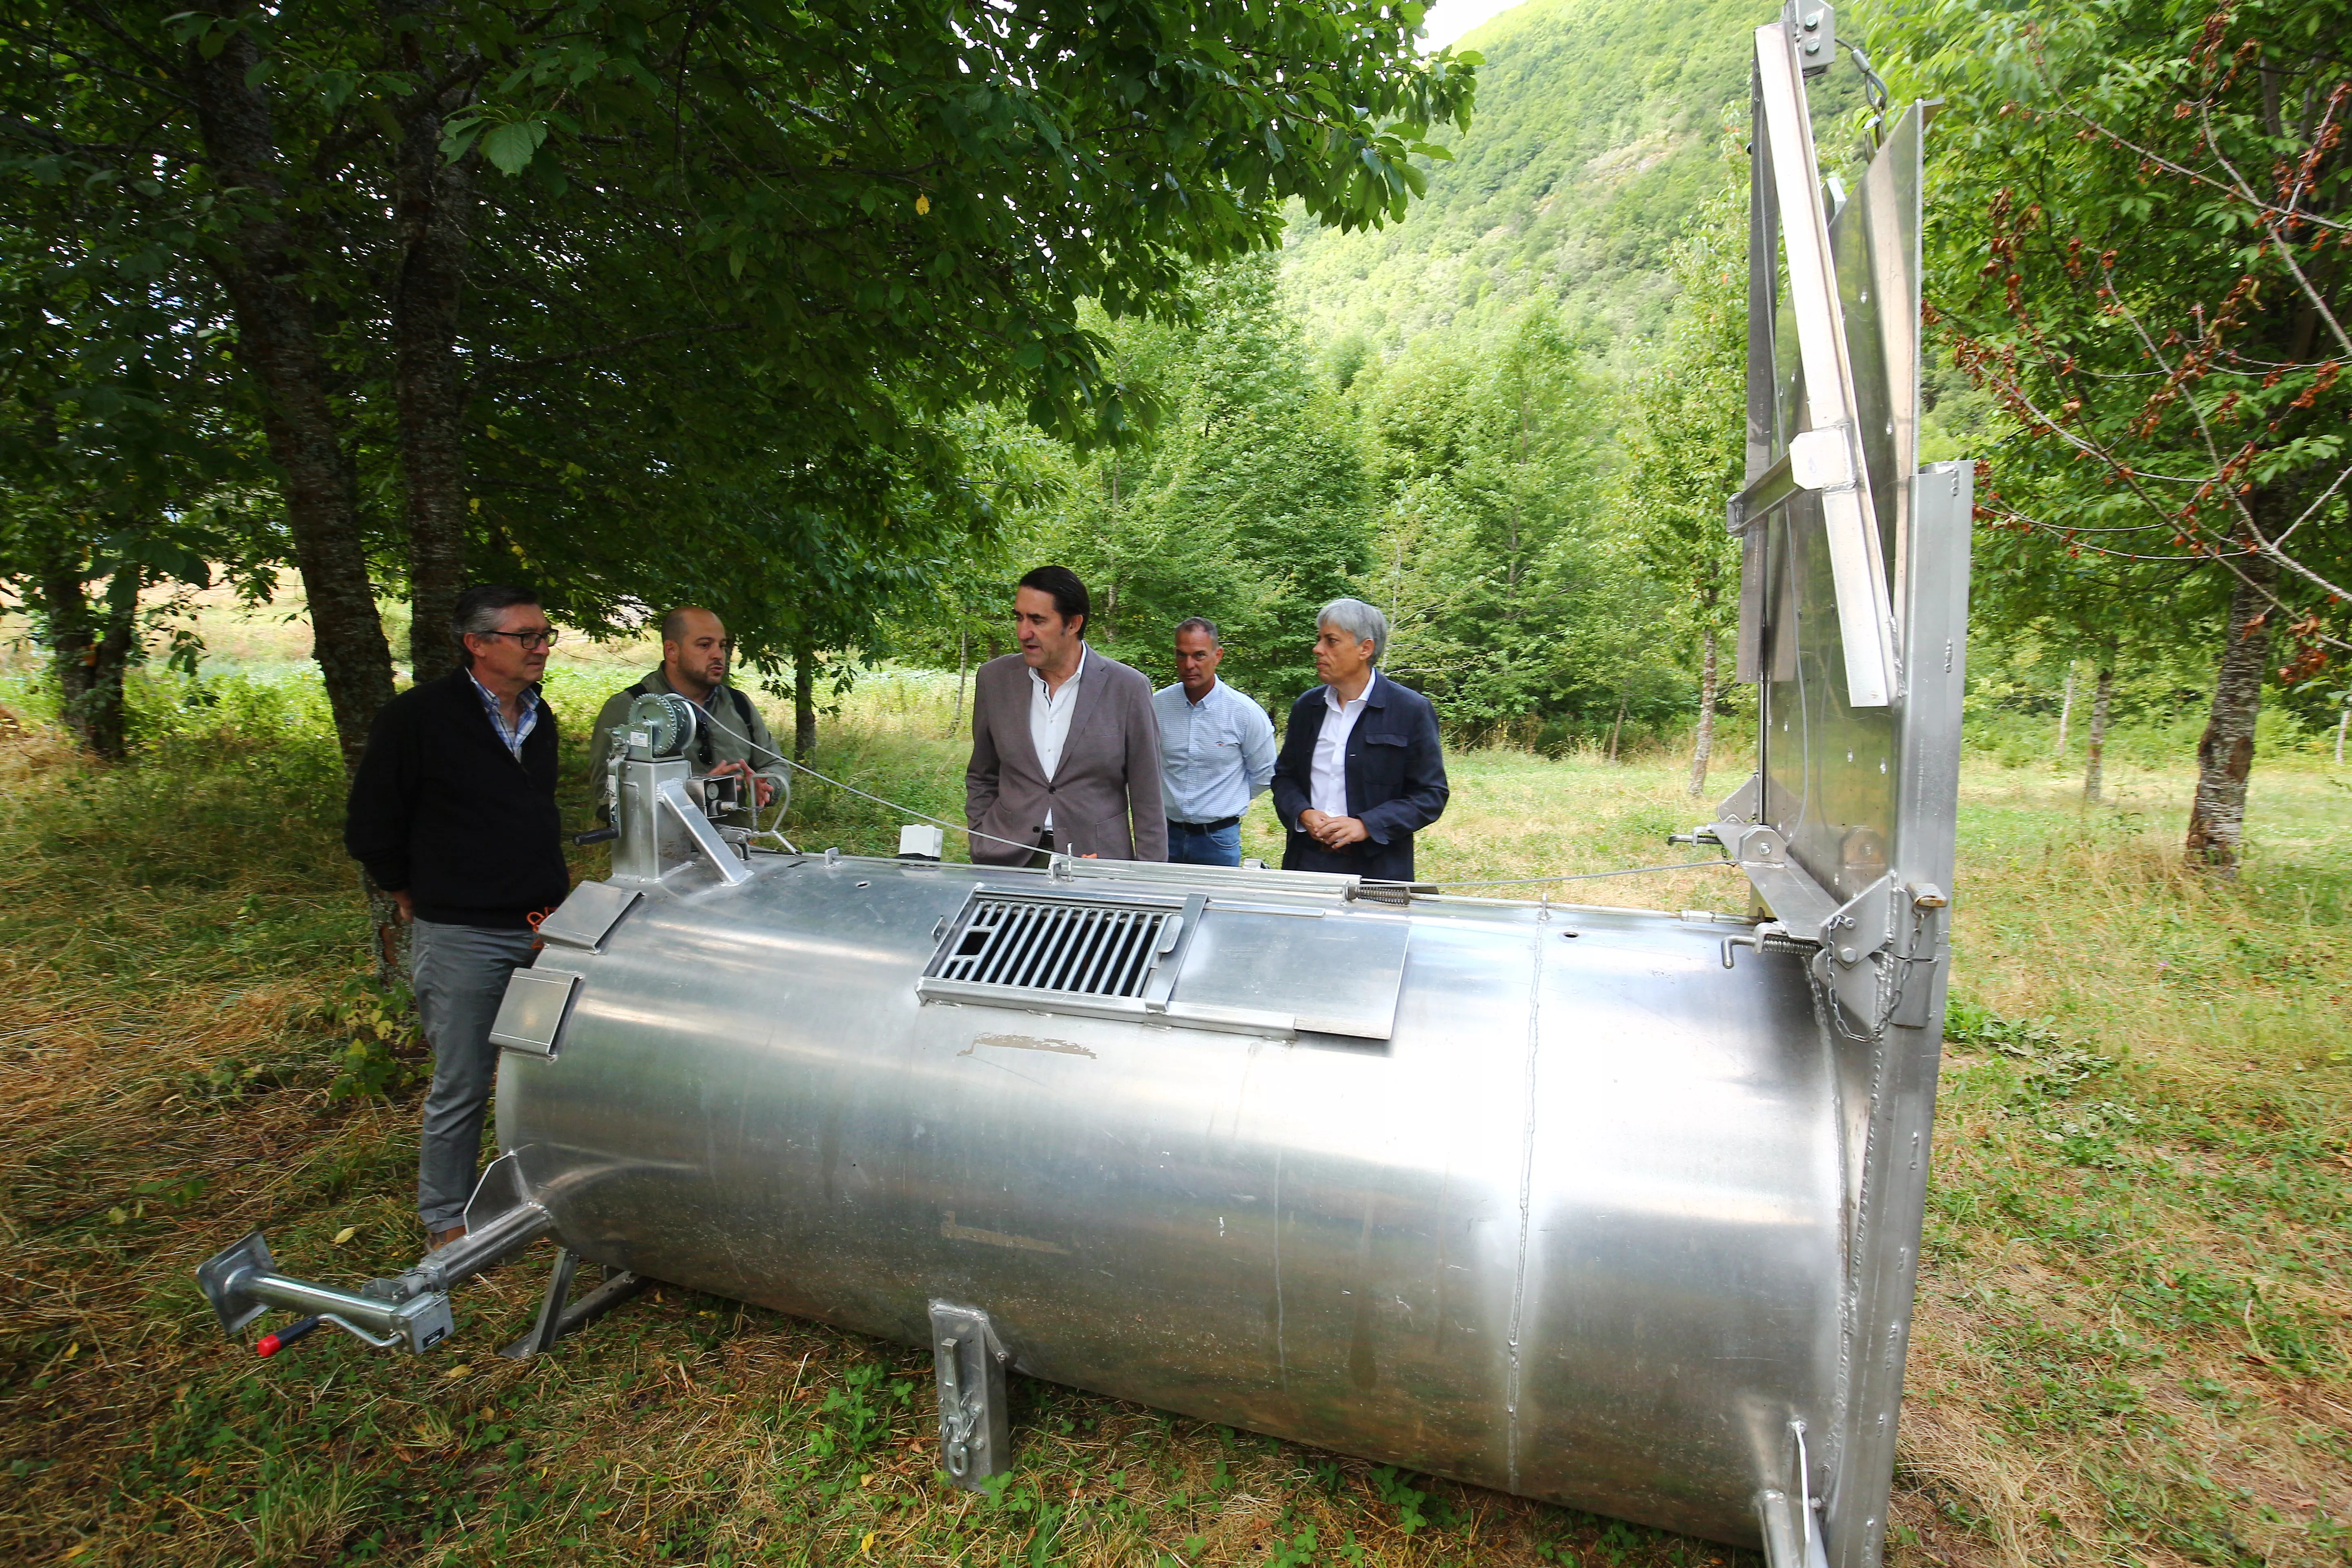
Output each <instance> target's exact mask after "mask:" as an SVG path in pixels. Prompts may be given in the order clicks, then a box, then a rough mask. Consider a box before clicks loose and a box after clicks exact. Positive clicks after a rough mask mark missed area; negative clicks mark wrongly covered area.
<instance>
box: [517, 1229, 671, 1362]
mask: <svg viewBox="0 0 2352 1568" xmlns="http://www.w3.org/2000/svg"><path fill="white" fill-rule="evenodd" d="M579 1268H580V1255H579V1254H578V1253H576V1252H574V1251H572V1249H571V1248H570V1247H557V1248H556V1249H555V1268H554V1270H553V1271H552V1272H551V1273H550V1274H549V1275H548V1277H547V1297H546V1299H545V1300H542V1301H541V1303H540V1308H539V1321H538V1322H536V1323H534V1324H532V1325H531V1330H530V1332H529V1333H527V1334H525V1335H523V1337H522V1338H520V1339H519V1340H517V1341H515V1342H514V1343H512V1344H510V1345H509V1346H507V1347H506V1348H505V1349H504V1350H502V1351H500V1352H499V1354H500V1355H502V1356H506V1357H508V1358H509V1359H510V1360H513V1361H524V1360H527V1359H529V1358H530V1357H531V1356H535V1355H537V1354H539V1353H540V1352H542V1351H551V1350H553V1349H554V1348H555V1342H556V1341H558V1340H560V1339H562V1337H563V1336H564V1335H566V1334H569V1333H572V1332H574V1331H578V1330H581V1329H584V1328H586V1327H587V1326H588V1325H589V1324H591V1323H593V1322H594V1321H596V1320H597V1319H599V1318H601V1317H603V1316H604V1314H605V1313H607V1312H609V1311H611V1310H613V1309H614V1308H615V1307H617V1306H619V1305H620V1304H621V1303H622V1302H624V1301H625V1300H628V1299H629V1298H630V1297H632V1296H634V1295H635V1294H636V1293H637V1292H638V1291H640V1290H642V1289H645V1288H646V1286H647V1285H648V1284H650V1283H651V1281H650V1280H648V1279H646V1278H645V1277H644V1276H643V1275H641V1274H632V1273H630V1272H629V1271H628V1270H626V1269H614V1268H608V1269H606V1270H605V1271H604V1283H603V1284H601V1285H599V1286H597V1287H596V1289H593V1290H591V1291H589V1292H588V1294H586V1295H585V1296H583V1297H582V1298H580V1300H577V1301H573V1300H572V1275H574V1274H575V1273H577V1272H578V1271H579ZM567 1303H568V1304H567Z"/></svg>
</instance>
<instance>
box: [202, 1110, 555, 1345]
mask: <svg viewBox="0 0 2352 1568" xmlns="http://www.w3.org/2000/svg"><path fill="white" fill-rule="evenodd" d="M552 1225H553V1217H552V1216H551V1215H549V1214H548V1212H547V1210H546V1209H545V1208H543V1207H541V1205H539V1204H537V1203H534V1202H533V1201H531V1198H530V1194H529V1193H528V1192H526V1191H525V1190H524V1187H523V1184H522V1176H521V1172H520V1168H519V1167H518V1166H517V1165H516V1164H515V1157H514V1155H512V1154H506V1155H502V1156H500V1157H499V1159H498V1160H496V1161H494V1162H492V1163H491V1164H490V1167H489V1169H488V1170H487V1171H485V1172H483V1173H482V1179H481V1181H480V1182H479V1183H478V1184H476V1185H475V1188H474V1195H473V1197H472V1199H471V1200H470V1201H469V1202H468V1203H467V1205H466V1235H465V1236H464V1237H460V1238H459V1239H458V1240H457V1241H453V1242H451V1243H450V1244H449V1245H448V1246H446V1247H442V1248H441V1249H440V1250H439V1251H437V1252H429V1253H427V1254H425V1257H424V1258H420V1259H419V1260H418V1261H417V1264H416V1267H415V1268H411V1269H409V1270H408V1271H407V1272H406V1273H404V1274H399V1275H395V1276H394V1277H393V1278H392V1279H372V1280H370V1281H369V1282H368V1283H367V1284H365V1285H362V1286H361V1287H360V1289H357V1290H355V1291H353V1290H342V1289H336V1288H335V1287H334V1286H331V1285H320V1284H315V1283H313V1282H312V1281H310V1280H308V1279H296V1278H294V1277H293V1276H292V1275H290V1274H280V1273H279V1272H278V1267H277V1263H276V1260H275V1259H273V1258H271V1257H270V1255H269V1243H268V1240H267V1239H265V1238H264V1237H263V1236H262V1234H261V1232H259V1231H254V1232H252V1233H251V1234H250V1235H248V1236H247V1237H244V1239H242V1240H240V1241H238V1242H236V1244H235V1245H233V1246H231V1247H226V1248H225V1249H224V1250H222V1251H221V1252H219V1253H217V1254H215V1256H214V1257H212V1258H209V1259H207V1260H206V1261H205V1264H204V1266H203V1267H202V1268H198V1269H197V1270H196V1284H197V1287H198V1288H199V1289H202V1290H203V1291H204V1293H205V1300H207V1301H210V1302H211V1303H212V1308H213V1312H214V1314H215V1316H216V1317H218V1318H219V1319H220V1325H221V1331H222V1332H223V1333H225V1334H226V1335H227V1336H228V1337H229V1338H230V1339H236V1338H237V1337H238V1336H239V1335H241V1334H242V1333H244V1331H246V1330H247V1328H248V1327H250V1326H251V1325H252V1324H253V1322H254V1321H256V1320H257V1319H258V1318H260V1317H262V1316H263V1315H264V1314H266V1313H268V1312H269V1311H271V1310H284V1311H290V1312H301V1313H305V1314H308V1315H310V1316H312V1317H315V1318H316V1319H318V1320H319V1321H324V1322H330V1323H332V1324H334V1325H335V1326H336V1327H337V1328H339V1329H341V1330H342V1331H344V1332H346V1333H348V1334H350V1335H352V1337H353V1338H354V1339H358V1340H362V1341H364V1342H367V1343H368V1344H371V1345H373V1346H375V1347H376V1348H377V1349H378V1350H391V1349H394V1348H395V1347H397V1348H399V1349H403V1350H406V1351H409V1352H414V1353H419V1354H421V1353H423V1352H425V1351H428V1350H431V1349H432V1348H433V1347H434V1346H435V1345H437V1344H439V1343H440V1342H442V1341H443V1340H446V1339H447V1338H448V1337H449V1334H450V1331H451V1330H452V1329H454V1328H455V1327H456V1323H455V1321H454V1320H453V1319H452V1317H451V1315H450V1310H449V1292H450V1290H451V1289H453V1288H455V1287H456V1286H457V1285H458V1284H460V1283H461V1282H463V1281H465V1280H467V1279H472V1278H473V1277H474V1276H475V1275H477V1274H479V1273H481V1272H482V1271H483V1270H484V1269H486V1268H491V1267H493V1266H494V1265H496V1264H498V1263H499V1262H502V1261H503V1260H505V1259H506V1258H509V1257H510V1256H512V1255H513V1254H515V1253H517V1252H520V1251H521V1250H522V1249H523V1248H524V1247H528V1246H530V1244H531V1243H532V1242H534V1241H536V1240H538V1239H539V1238H540V1237H542V1236H544V1235H546V1234H547V1232H548V1231H549V1229H550V1228H551V1226H552ZM307 1331H308V1330H307V1329H302V1330H301V1332H307ZM269 1338H270V1339H271V1340H275V1341H276V1343H274V1344H271V1345H270V1350H269V1352H265V1353H274V1352H275V1351H276V1350H277V1349H278V1347H279V1346H281V1345H284V1344H286V1343H288V1342H290V1341H291V1340H293V1339H295V1338H299V1332H296V1331H289V1332H287V1333H282V1334H278V1335H273V1336H269ZM265 1342H268V1341H265Z"/></svg>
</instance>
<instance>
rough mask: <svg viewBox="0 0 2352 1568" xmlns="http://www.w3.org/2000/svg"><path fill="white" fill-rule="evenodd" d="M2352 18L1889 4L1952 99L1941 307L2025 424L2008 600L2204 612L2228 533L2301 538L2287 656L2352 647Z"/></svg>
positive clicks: (1915, 64) (2257, 8)
mask: <svg viewBox="0 0 2352 1568" xmlns="http://www.w3.org/2000/svg"><path fill="white" fill-rule="evenodd" d="M2347 20H2352V12H2347V9H2346V7H2345V6H2344V5H2343V4H2341V0H2263V3H2261V4H2256V5H2233V6H2228V7H2219V8H2216V7H2209V6H2185V7H2184V6H2179V5H2164V4H2156V3H2152V0H2150V3H2141V0H2124V3H2119V4H2114V5H2100V6H2095V7H2085V8H2078V9H2075V10H2071V11H2067V12H2064V13H2063V14H2054V13H2053V14H2051V15H2047V16H2043V15H2041V14H2038V13H2036V14H2028V13H2025V12H2020V11H2017V10H2015V9H2014V8H2011V7H2006V6H2002V5H1987V4H1980V3H1979V0H1940V3H1938V4H1934V5H1926V6H1916V7H1910V8H1907V9H1904V10H1901V11H1900V12H1897V13H1891V14H1890V16H1889V17H1888V23H1887V26H1888V28H1889V33H1890V36H1891V37H1893V38H1894V39H1895V40H1899V49H1900V52H1901V53H1902V54H1903V55H1906V56H1907V57H1908V58H1905V59H1899V60H1898V61H1897V62H1896V63H1898V64H1899V65H1900V66H1901V69H1899V70H1898V71H1897V72H1896V73H1895V79H1896V81H1897V84H1898V86H1899V87H1903V88H1906V89H1914V90H1916V91H1918V92H1920V93H1921V94H1922V95H1933V96H1940V97H1944V98H1946V99H1947V100H1948V101H1949V102H1950V103H1951V105H1952V106H1953V112H1950V113H1948V114H1947V115H1946V116H1945V117H1944V118H1943V119H1942V120H1941V121H1938V122H1937V126H1936V131H1935V135H1934V137H1933V139H1932V140H1931V142H1930V150H1931V153H1932V155H1933V166H1932V169H1931V173H1930V186H1929V188H1930V192H1931V195H1932V199H1933V204H1934V212H1933V215H1932V216H1931V221H1930V224H1929V228H1928V236H1929V238H1928V251H1927V268H1928V276H1927V297H1928V300H1929V302H1930V306H1931V310H1932V312H1933V315H1934V318H1935V320H1936V321H1937V324H1938V325H1939V326H1940V327H1941V329H1942V331H1943V333H1944V335H1945V336H1946V338H1947V340H1948V342H1949V343H1950V344H1952V345H1953V347H1954V348H1955V350H1956V351H1957V353H1958V357H1959V359H1960V362H1961V363H1963V364H1964V365H1965V367H1966V368H1967V370H1968V371H1969V374H1970V376H1971V377H1972V378H1973V379H1974V381H1975V382H1976V383H1977V384H1978V385H1979V386H1980V387H1981V388H1982V389H1983V390H1984V392H1985V393H1986V394H1988V395H1990V397H1991V398H1992V399H1993V400H1994V402H1996V403H1997V404H1998V405H1999V406H2000V409H2001V411H2002V413H2003V415H2004V416H2006V417H2005V420H2004V423H2005V424H2006V425H2008V426H2010V428H2011V430H2012V431H2013V432H2014V434H2013V437H2011V439H2008V440H2007V441H2005V442H2004V443H2002V446H2001V448H2000V451H1999V452H1998V453H1997V454H1988V455H1989V456H1993V457H1994V458H1995V459H1996V460H1995V461H1994V462H1993V464H1992V466H1991V468H1990V472H1989V475H1988V479H1989V483H1987V484H1985V485H1983V486H1981V487H1980V489H1979V503H1980V505H1983V506H1984V507H1986V508H1987V509H1988V515H1989V517H1990V519H1992V520H1993V521H1994V523H1995V528H1994V530H1993V531H1990V532H1989V533H1987V534H1986V535H1984V536H1983V537H1984V543H1983V546H1982V548H1981V549H1980V551H1979V561H1980V567H1979V570H1980V572H1982V573H1983V576H1984V580H1985V581H1986V582H1987V584H1988V586H1990V588H1991V589H1992V590H1993V592H1992V593H1991V594H1990V595H1987V598H1988V600H1989V604H1988V608H1990V610H1991V612H1992V615H1993V617H1994V618H1995V620H1996V621H1997V622H1998V621H2001V620H2006V621H2008V622H2010V623H2012V624H2017V623H2022V622H2025V621H2030V620H2033V619H2036V618H2039V619H2042V620H2043V621H2045V622H2048V623H2051V624H2053V626H2055V627H2056V628H2057V630H2058V632H2059V634H2060V635H2063V636H2065V637H2068V638H2069V640H2071V641H2073V642H2074V644H2075V645H2076V646H2078V647H2084V650H2085V651H2090V650H2091V649H2092V648H2094V647H2105V648H2108V649H2112V648H2114V647H2117V646H2118V645H2121V646H2126V647H2128V646H2131V645H2142V646H2145V645H2149V644H2155V645H2158V646H2160V645H2162V644H2163V643H2165V642H2166V641H2168V640H2173V639H2177V638H2179V637H2180V636H2181V634H2182V633H2183V632H2184V631H2188V632H2191V633H2203V634H2204V635H2205V636H2207V637H2210V635H2211V630H2212V626H2213V616H2214V612H2215V609H2216V608H2217V606H2218V604H2219V602H2220V600H2221V599H2222V598H2224V597H2226V596H2227V595H2228V594H2229V593H2230V592H2231V589H2232V588H2233V587H2234V586H2235V584H2236V582H2237V579H2238V576H2239V573H2238V570H2237V568H2236V567H2235V566H2234V565H2232V564H2231V562H2230V560H2229V559H2228V558H2230V557H2234V556H2238V555H2240V554H2241V553H2242V552H2245V551H2247V550H2249V549H2252V548H2257V547H2259V548H2262V549H2263V550H2265V551H2269V550H2272V549H2273V547H2279V546H2284V548H2283V549H2278V550H2277V551H2276V553H2275V555H2274V559H2276V560H2279V561H2282V562H2284V563H2287V565H2288V570H2287V571H2286V572H2285V573H2284V575H2283V577H2282V580H2281V582H2280V584H2279V586H2278V588H2277V589H2276V590H2275V595H2276V598H2275V606H2276V609H2277V610H2278V611H2279V612H2281V613H2279V614H2278V615H2277V616H2275V619H2276V620H2277V621H2278V622H2279V623H2280V626H2278V627H2277V628H2275V629H2284V630H2287V631H2289V632H2290V633H2291V634H2292V635H2293V636H2294V637H2295V638H2297V639H2298V640H2300V641H2301V642H2302V643H2303V644H2304V647H2305V656H2304V657H2302V658H2297V659H2296V660H2294V662H2293V664H2292V666H2291V669H2292V670H2293V672H2294V675H2295V676H2296V677H2298V678H2299V677H2301V676H2303V675H2307V674H2309V673H2311V672H2313V671H2314V670H2315V669H2316V668H2317V666H2318V662H2319V661H2320V660H2321V659H2322V658H2324V657H2325V655H2324V654H2323V653H2322V651H2321V650H2322V649H2323V648H2324V647H2327V646H2328V645H2329V642H2330V639H2334V644H2333V646H2334V647H2335V648H2336V651H2337V652H2338V653H2339V654H2340V652H2341V650H2342V648H2343V647H2345V646H2347V645H2346V643H2345V642H2344V640H2343V639H2344V637H2345V636H2346V633H2347V625H2346V623H2345V622H2344V620H2343V612H2342V610H2341V609H2340V607H2338V601H2340V599H2341V589H2340V587H2333V586H2332V584H2342V583H2343V582H2344V581H2346V580H2347V578H2346V574H2347V568H2352V533H2347V513H2346V510H2345V506H2344V502H2343V500H2342V499H2341V497H2340V496H2338V495H2335V494H2334V493H2333V491H2334V488H2335V487H2336V486H2339V485H2341V483H2342V482H2343V475H2344V473H2345V471H2346V462H2347V458H2352V447H2347V438H2346V435H2345V432H2346V430H2347V427H2352V401H2347V399H2352V383H2347V381H2345V380H2344V379H2343V374H2342V373H2343V371H2344V370H2345V369H2346V368H2347V367H2352V339H2347V337H2346V336H2345V335H2344V331H2343V328H2342V325H2341V322H2342V321H2343V318H2344V314H2345V310H2346V306H2347V300H2352V295H2347V292H2346V272H2345V269H2344V268H2343V267H2342V265H2341V263H2340V259H2337V257H2338V255H2339V253H2340V251H2341V248H2342V247H2341V246H2340V245H2337V244H2336V241H2337V240H2338V239H2340V238H2341V237H2342V234H2341V231H2342V226H2343V219H2344V216H2345V214H2346V213H2347V211H2352V206H2347V200H2352V169H2347V163H2346V160H2345V159H2344V157H2343V155H2342V154H2341V153H2340V151H2338V150H2337V149H2336V145H2335V143H2336V137H2337V136H2338V135H2339V134H2340V133H2339V132H2334V131H2330V130H2327V129H2326V127H2327V126H2328V125H2329V124H2330V123H2332V122H2333V121H2334V120H2335V119H2337V118H2340V116H2341V113H2342V111H2343V108H2344V102H2343V99H2342V95H2344V94H2346V93H2347V92H2352V78H2347V76H2346V74H2345V71H2344V68H2343V62H2342V59H2341V56H2340V52H2339V51H2337V50H2336V48H2335V47H2334V43H2333V40H2335V39H2336V38H2339V37H2341V36H2342V33H2343V30H2344V28H2345V26H2346V25H2347ZM2331 95H2336V96H2333V97H2331ZM2331 105H2333V107H2330V106H2331ZM2290 211H2292V212H2293V213H2294V214H2295V215H2297V216H2289V214H2290ZM2299 257H2301V258H2302V259H2298V258H2299ZM2331 323H2333V324H2331ZM1988 568H1989V570H1988ZM2331 595H2333V596H2332V597H2331ZM2306 608H2307V609H2308V610H2309V611H2310V615H2309V616H2307V617H2306V616H2305V609H2306Z"/></svg>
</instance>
